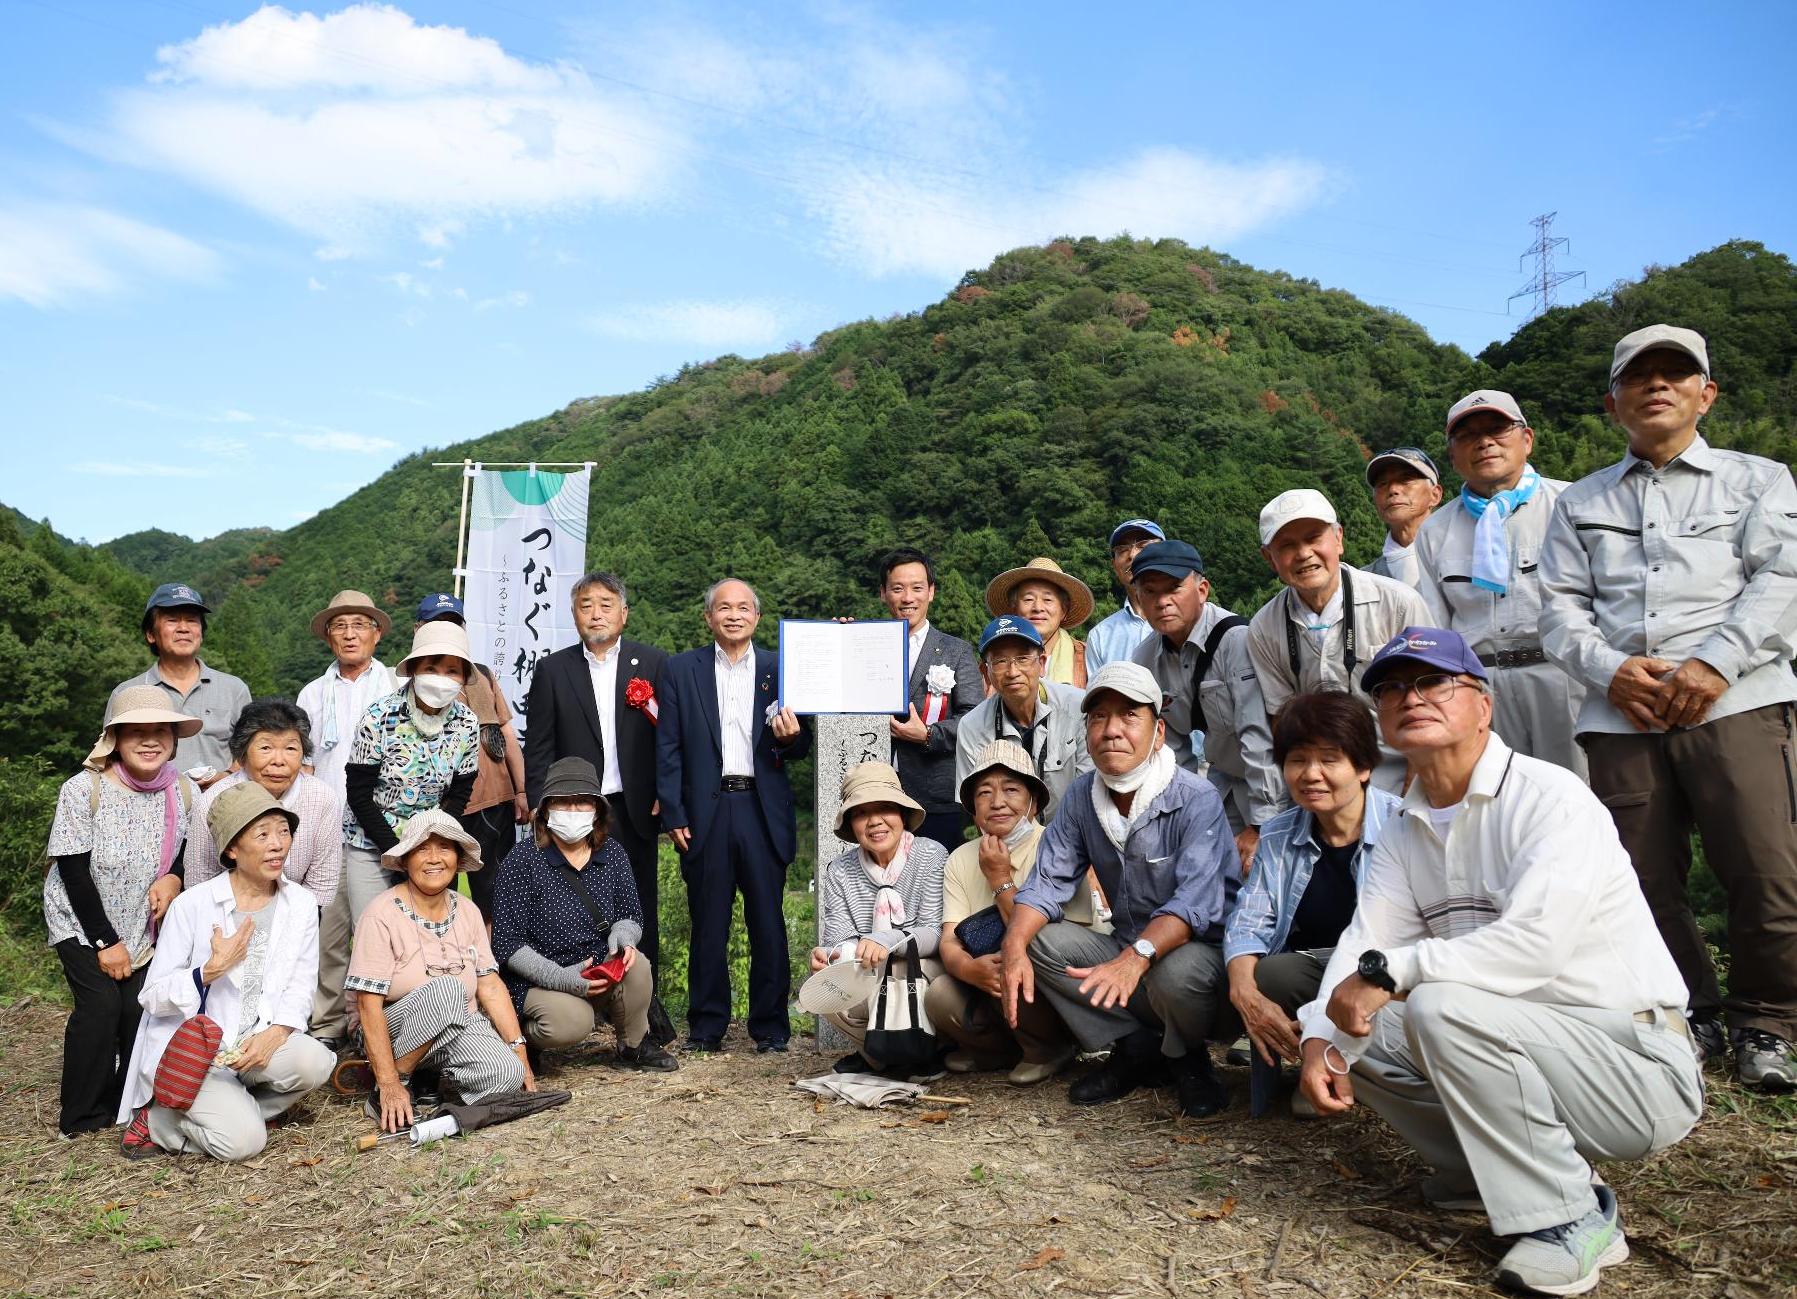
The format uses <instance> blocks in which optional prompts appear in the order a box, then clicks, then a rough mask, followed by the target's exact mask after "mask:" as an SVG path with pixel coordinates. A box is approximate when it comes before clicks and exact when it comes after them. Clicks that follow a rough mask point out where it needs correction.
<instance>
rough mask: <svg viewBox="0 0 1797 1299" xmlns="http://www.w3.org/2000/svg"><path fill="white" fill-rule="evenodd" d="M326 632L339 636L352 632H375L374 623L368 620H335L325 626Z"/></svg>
mask: <svg viewBox="0 0 1797 1299" xmlns="http://www.w3.org/2000/svg"><path fill="white" fill-rule="evenodd" d="M325 630H326V631H328V632H330V633H331V634H332V635H334V636H339V635H344V634H346V633H348V632H352V631H373V630H374V623H372V622H371V621H369V620H368V619H367V618H333V619H331V621H330V622H328V623H326V624H325Z"/></svg>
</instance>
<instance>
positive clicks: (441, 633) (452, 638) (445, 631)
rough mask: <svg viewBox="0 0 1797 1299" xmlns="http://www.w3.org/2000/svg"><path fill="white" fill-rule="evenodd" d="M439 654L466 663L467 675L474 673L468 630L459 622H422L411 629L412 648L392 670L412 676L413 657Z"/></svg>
mask: <svg viewBox="0 0 1797 1299" xmlns="http://www.w3.org/2000/svg"><path fill="white" fill-rule="evenodd" d="M439 654H451V655H454V656H455V657H456V658H459V659H461V660H462V662H464V663H466V664H467V665H468V675H469V676H473V675H474V652H473V651H472V650H470V649H469V648H468V632H467V630H466V629H465V628H464V627H462V626H461V625H460V624H459V623H453V622H444V621H442V620H439V621H437V622H423V623H419V624H418V626H417V627H416V628H414V629H413V631H412V650H411V653H409V654H407V655H406V656H405V657H404V658H403V659H401V660H400V661H399V662H398V663H396V664H394V667H393V670H394V671H395V672H396V673H398V674H399V675H400V676H402V677H409V676H412V675H413V673H412V670H411V665H412V662H413V660H415V659H428V658H435V657H436V656H437V655H439Z"/></svg>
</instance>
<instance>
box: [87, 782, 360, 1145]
mask: <svg viewBox="0 0 1797 1299" xmlns="http://www.w3.org/2000/svg"><path fill="white" fill-rule="evenodd" d="M206 822H207V829H208V830H210V831H211V833H212V840H213V842H214V843H219V844H223V845H224V847H223V848H221V849H220V850H219V862H220V864H221V865H222V866H223V867H224V868H225V873H224V874H223V875H220V876H217V877H216V878H214V879H211V880H208V881H207V882H206V883H204V884H196V885H195V886H194V887H193V888H191V889H189V890H187V891H186V892H185V893H182V894H181V895H180V896H179V897H178V898H176V899H175V901H174V904H173V905H172V906H170V907H169V911H168V918H167V919H166V920H165V921H164V922H163V925H162V932H161V934H160V935H158V937H157V939H156V955H155V957H154V959H152V960H151V962H150V969H149V972H148V974H147V975H146V976H145V978H144V989H143V994H142V997H141V1001H142V1003H143V1008H144V1012H145V1013H144V1018H143V1020H142V1021H141V1022H140V1023H139V1025H138V1030H137V1044H136V1046H135V1047H134V1048H133V1049H132V1052H131V1064H130V1067H129V1069H128V1070H127V1073H126V1078H127V1082H126V1086H125V1097H124V1104H123V1106H122V1107H121V1109H120V1111H119V1121H120V1122H122V1123H127V1124H128V1126H127V1127H126V1129H125V1135H124V1137H123V1140H122V1149H123V1150H124V1153H125V1154H126V1155H127V1156H129V1157H130V1158H133V1159H139V1158H143V1157H145V1156H148V1155H154V1154H158V1153H161V1152H167V1153H170V1154H188V1153H192V1154H204V1155H210V1156H212V1158H214V1159H225V1160H241V1159H249V1158H252V1157H253V1156H255V1155H257V1154H259V1153H260V1152H261V1150H262V1147H263V1146H264V1145H266V1144H267V1142H268V1122H269V1120H271V1119H273V1118H276V1117H277V1116H279V1115H281V1114H284V1113H286V1112H287V1111H288V1110H289V1109H291V1108H292V1107H293V1106H294V1105H296V1104H298V1103H299V1100H300V1098H301V1097H303V1096H304V1095H305V1094H306V1093H307V1092H309V1091H311V1090H312V1089H313V1088H314V1087H317V1086H319V1085H320V1084H321V1083H323V1082H324V1081H325V1079H327V1078H329V1077H330V1074H331V1066H332V1065H333V1064H334V1063H335V1062H336V1061H335V1058H334V1057H333V1056H332V1055H331V1052H330V1051H329V1050H327V1049H326V1048H325V1047H324V1046H322V1045H320V1044H319V1043H318V1042H316V1041H314V1040H313V1039H312V1038H310V1037H307V1036H306V1019H307V1016H308V1015H310V1014H311V1011H312V988H313V985H314V984H315V983H316V982H317V979H318V902H317V899H315V898H314V897H313V896H312V894H311V893H309V892H307V891H306V889H304V888H302V887H301V886H300V885H298V884H295V883H294V882H293V881H291V880H289V879H286V878H284V877H283V871H284V869H285V867H286V865H287V854H288V853H289V852H290V851H291V850H292V848H293V832H294V829H295V828H296V827H297V826H298V824H299V817H298V815H297V814H295V813H293V812H290V811H288V810H287V809H286V808H284V807H282V806H281V805H280V804H279V803H277V802H275V800H274V796H273V795H271V794H270V793H269V792H268V791H267V790H266V789H264V788H262V786H261V785H258V784H254V783H250V782H246V783H244V784H241V785H233V786H231V787H230V788H229V789H227V790H225V791H224V793H222V794H220V795H219V796H218V798H217V799H216V800H214V801H213V803H212V806H211V808H210V809H209V810H208V813H207V817H206ZM201 1013H204V1014H205V1015H206V1016H207V1017H208V1018H210V1019H211V1020H212V1021H213V1022H214V1023H216V1024H217V1025H218V1027H219V1030H220V1032H221V1034H222V1041H223V1049H222V1050H221V1051H220V1052H219V1055H218V1057H217V1059H216V1060H215V1061H214V1062H213V1065H212V1067H211V1068H210V1069H209V1070H208V1071H207V1073H206V1077H205V1081H204V1082H203V1083H202V1084H201V1085H200V1090H199V1094H198V1095H197V1096H195V1097H194V1100H193V1104H192V1105H191V1106H190V1107H189V1108H188V1109H185V1110H177V1109H170V1108H168V1107H167V1106H166V1105H162V1104H160V1103H157V1102H156V1101H155V1099H154V1095H155V1079H156V1069H157V1066H158V1065H159V1064H161V1063H162V1056H163V1052H164V1051H165V1050H167V1049H168V1045H169V1039H170V1038H172V1037H173V1036H174V1034H175V1030H176V1029H177V1028H179V1027H180V1026H181V1023H182V1021H183V1020H186V1019H188V1018H190V1017H191V1016H194V1015H198V1014H201Z"/></svg>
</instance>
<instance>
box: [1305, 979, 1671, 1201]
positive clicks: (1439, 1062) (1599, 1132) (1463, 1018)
mask: <svg viewBox="0 0 1797 1299" xmlns="http://www.w3.org/2000/svg"><path fill="white" fill-rule="evenodd" d="M1330 1058H1331V1059H1333V1058H1334V1056H1333V1054H1331V1057H1330ZM1353 1086H1354V1096H1355V1099H1356V1100H1360V1101H1364V1102H1366V1104H1368V1105H1370V1106H1371V1107H1372V1108H1373V1109H1374V1110H1375V1111H1376V1112H1377V1113H1378V1114H1379V1116H1380V1117H1381V1118H1383V1119H1384V1120H1385V1121H1386V1122H1387V1123H1389V1124H1391V1126H1392V1127H1394V1128H1395V1129H1397V1132H1398V1135H1399V1136H1401V1137H1403V1138H1404V1140H1405V1141H1407V1142H1409V1143H1410V1146H1411V1147H1412V1148H1413V1149H1414V1150H1415V1151H1416V1152H1417V1154H1419V1155H1421V1156H1422V1157H1423V1159H1425V1160H1426V1161H1428V1162H1429V1163H1431V1164H1433V1165H1434V1166H1435V1168H1436V1170H1437V1172H1438V1173H1440V1174H1442V1175H1443V1177H1444V1179H1445V1180H1448V1181H1450V1182H1458V1183H1461V1184H1475V1185H1477V1186H1478V1188H1479V1196H1480V1198H1481V1199H1483V1200H1484V1202H1485V1210H1486V1212H1487V1213H1488V1214H1489V1215H1490V1217H1491V1229H1492V1231H1494V1232H1495V1233H1496V1234H1498V1235H1500V1236H1514V1235H1517V1234H1519V1233H1522V1232H1528V1231H1539V1230H1540V1229H1541V1228H1543V1227H1554V1226H1558V1225H1559V1224H1561V1223H1565V1222H1571V1221H1573V1220H1574V1219H1576V1218H1579V1217H1582V1216H1583V1215H1584V1214H1586V1213H1588V1212H1590V1211H1591V1210H1592V1209H1593V1208H1595V1207H1596V1203H1597V1201H1596V1197H1595V1196H1594V1195H1593V1194H1592V1191H1591V1165H1590V1163H1589V1162H1587V1161H1589V1160H1594V1159H1595V1160H1610V1159H1640V1158H1642V1157H1643V1156H1645V1155H1650V1154H1652V1153H1653V1152H1654V1151H1656V1150H1660V1149H1663V1148H1665V1147H1666V1146H1669V1145H1671V1144H1672V1143H1673V1142H1675V1141H1677V1140H1679V1139H1680V1138H1681V1137H1683V1136H1684V1135H1685V1134H1686V1133H1687V1132H1689V1131H1690V1130H1691V1128H1692V1126H1693V1125H1694V1124H1695V1123H1696V1122H1697V1119H1698V1117H1699V1116H1700V1115H1701V1114H1702V1113H1703V1080H1702V1076H1701V1074H1700V1073H1699V1071H1698V1066H1697V1057H1696V1055H1695V1054H1694V1053H1693V1052H1692V1049H1691V1043H1690V1041H1689V1039H1687V1038H1686V1037H1685V1035H1684V1034H1683V1033H1680V1032H1678V1031H1677V1030H1676V1029H1674V1028H1672V1027H1671V1026H1670V1025H1669V1024H1668V1023H1667V1022H1666V1019H1665V1015H1664V1013H1663V1012H1660V1011H1655V1012H1654V1022H1653V1023H1646V1024H1644V1023H1641V1022H1640V1021H1638V1020H1636V1019H1635V1018H1634V1017H1633V1016H1632V1015H1630V1014H1628V1013H1626V1012H1624V1011H1613V1010H1593V1009H1589V1008H1587V1007H1583V1006H1548V1005H1543V1004H1541V1003H1540V1002H1533V1001H1525V1000H1523V999H1522V998H1520V997H1500V996H1498V995H1496V994H1495V993H1490V992H1485V991H1483V990H1482V989H1478V988H1470V987H1468V986H1466V985H1465V984H1460V983H1425V984H1422V985H1420V986H1419V987H1417V988H1415V989H1413V990H1412V991H1411V993H1410V996H1409V998H1408V1000H1406V1001H1401V1002H1398V1001H1394V1002H1389V1003H1387V1004H1386V1005H1385V1006H1384V1007H1383V1008H1382V1009H1381V1010H1380V1011H1379V1013H1378V1014H1377V1015H1375V1016H1374V1017H1373V1036H1372V1041H1371V1046H1370V1048H1369V1049H1368V1051H1367V1053H1366V1054H1365V1055H1364V1056H1362V1057H1361V1059H1360V1060H1359V1061H1358V1062H1357V1063H1356V1064H1355V1066H1354V1071H1353ZM1462 1179H1463V1180H1462Z"/></svg>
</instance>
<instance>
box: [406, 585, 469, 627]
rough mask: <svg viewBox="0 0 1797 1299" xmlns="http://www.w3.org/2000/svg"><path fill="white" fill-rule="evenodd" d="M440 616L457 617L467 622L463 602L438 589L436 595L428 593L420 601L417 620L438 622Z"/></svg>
mask: <svg viewBox="0 0 1797 1299" xmlns="http://www.w3.org/2000/svg"><path fill="white" fill-rule="evenodd" d="M439 618H455V619H458V620H460V621H462V622H466V621H467V620H468V619H467V616H466V615H465V614H463V613H462V602H461V601H460V600H458V599H457V598H456V597H455V596H453V595H451V594H449V592H447V591H438V592H437V593H436V594H435V595H427V596H425V597H424V599H422V600H420V601H419V602H418V616H417V618H415V619H414V620H413V621H415V622H436V621H437V619H439Z"/></svg>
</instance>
